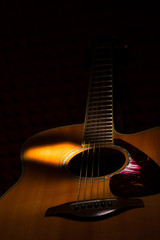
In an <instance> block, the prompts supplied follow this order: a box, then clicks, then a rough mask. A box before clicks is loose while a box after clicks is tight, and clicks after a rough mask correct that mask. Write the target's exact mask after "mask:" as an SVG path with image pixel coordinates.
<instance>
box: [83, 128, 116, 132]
mask: <svg viewBox="0 0 160 240" xmlns="http://www.w3.org/2000/svg"><path fill="white" fill-rule="evenodd" d="M92 128H93V127H92ZM88 130H89V129H86V130H85V132H87V131H88ZM108 130H109V131H110V132H111V133H113V129H112V128H111V127H105V128H98V129H95V128H94V129H93V130H91V131H90V130H89V132H101V131H108Z"/></svg>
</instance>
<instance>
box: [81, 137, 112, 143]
mask: <svg viewBox="0 0 160 240" xmlns="http://www.w3.org/2000/svg"><path fill="white" fill-rule="evenodd" d="M95 140H96V141H95ZM97 140H99V141H98V142H102V141H103V142H112V141H113V139H110V138H109V139H108V138H97V139H86V140H85V143H86V142H93V143H96V142H97Z"/></svg>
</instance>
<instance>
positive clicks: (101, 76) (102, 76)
mask: <svg viewBox="0 0 160 240" xmlns="http://www.w3.org/2000/svg"><path fill="white" fill-rule="evenodd" d="M105 77H112V74H109V75H105V74H104V75H99V76H93V79H94V78H105ZM111 81H112V80H111Z"/></svg>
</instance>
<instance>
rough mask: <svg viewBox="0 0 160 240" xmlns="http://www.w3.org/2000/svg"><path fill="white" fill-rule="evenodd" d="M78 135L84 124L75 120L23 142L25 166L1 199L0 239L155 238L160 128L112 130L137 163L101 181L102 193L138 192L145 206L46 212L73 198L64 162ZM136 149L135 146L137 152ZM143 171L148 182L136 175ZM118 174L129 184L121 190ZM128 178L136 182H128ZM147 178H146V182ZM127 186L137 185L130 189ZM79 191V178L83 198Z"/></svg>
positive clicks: (159, 210) (159, 215) (75, 149)
mask: <svg viewBox="0 0 160 240" xmlns="http://www.w3.org/2000/svg"><path fill="white" fill-rule="evenodd" d="M82 136H83V125H75V126H69V127H63V128H56V129H51V130H48V131H45V132H42V133H39V134H37V135H35V136H33V137H32V138H30V139H29V140H28V141H27V142H26V143H25V144H24V147H23V150H22V153H21V158H22V161H23V166H24V170H23V172H24V173H23V177H21V179H20V180H19V182H18V183H17V184H16V185H15V186H14V187H13V188H12V189H11V190H10V191H8V193H7V194H5V195H4V196H3V197H2V199H1V200H0V236H1V239H3V240H9V239H16V240H22V239H23V240H32V239H38V240H51V239H52V240H53V239H54V240H62V239H70V240H72V239H77V240H80V239H84V240H87V239H90V240H97V239H98V240H102V239H109V240H115V239H123V240H133V239H134V240H135V239H137V240H140V239H145V240H149V239H153V240H154V239H157V238H158V235H159V233H160V229H159V222H160V194H158V193H159V192H160V180H159V179H160V178H159V179H158V177H159V176H160V174H159V172H160V171H159V166H158V165H160V157H159V156H160V148H159V141H160V128H155V129H151V130H149V131H146V132H142V133H138V134H134V135H120V134H118V133H114V139H117V145H118V143H119V142H120V144H121V147H122V145H124V146H123V148H125V147H127V151H130V154H131V159H132V161H134V166H138V167H137V168H136V167H135V168H136V169H135V168H134V171H133V172H132V173H131V174H127V173H125V169H127V168H129V165H128V164H127V166H126V167H125V168H124V169H123V170H122V171H121V172H120V173H117V174H115V175H114V176H113V177H110V178H108V179H107V180H106V183H105V184H106V186H105V187H106V189H107V190H106V192H105V198H111V197H114V196H115V195H117V196H118V197H119V196H120V197H127V194H128V196H129V197H130V196H131V197H138V198H141V199H142V200H143V202H144V207H142V208H134V209H131V210H128V211H124V212H123V213H121V214H117V215H116V216H113V217H109V218H106V219H102V220H95V221H78V220H73V219H66V218H62V217H57V216H53V217H45V213H46V210H47V209H48V208H50V207H53V206H57V205H60V204H63V203H67V202H72V201H76V200H77V191H78V186H79V179H78V177H76V176H75V175H74V174H72V173H71V172H70V170H69V169H68V168H67V165H68V163H69V162H70V160H71V159H72V158H73V156H75V155H76V154H78V153H79V151H81V150H80V149H81V148H82V147H81V142H82ZM115 142H116V141H115ZM125 143H126V144H129V145H125ZM135 151H140V155H139V154H138V155H137V154H136V152H135ZM144 153H145V154H144ZM143 154H144V155H143ZM132 155H134V156H132ZM136 156H137V159H138V160H137V159H136ZM152 159H153V160H154V162H153V160H152ZM143 169H145V171H143ZM145 174H146V176H147V182H145V180H144V182H143V177H142V176H141V175H143V176H144V177H145ZM126 177H127V179H126ZM135 177H136V179H137V180H135ZM119 178H120V180H122V182H121V183H119V184H121V185H125V186H126V181H127V183H128V184H129V185H127V186H129V187H128V190H127V188H125V189H126V190H125V191H124V188H123V186H119V187H117V184H118V181H119ZM133 179H134V181H137V182H134V183H133ZM138 179H140V181H141V182H140V183H139V182H138V181H139V180H138ZM148 179H151V186H150V181H149V180H148ZM152 179H153V180H152ZM97 182H98V181H96V182H93V192H92V196H94V195H95V196H96V194H97V190H96V189H97V184H98V183H97ZM101 184H103V183H101V179H100V181H99V198H102V197H103V196H102V192H101V188H102V187H101ZM90 185H91V182H90V181H88V182H87V187H86V199H87V198H89V195H90ZM142 185H143V186H142ZM153 185H154V186H153ZM155 185H156V186H155ZM137 186H139V187H140V188H137ZM132 187H134V189H136V190H134V191H132V190H131V188H132ZM135 187H136V188H135ZM118 189H120V190H118ZM126 191H127V192H128V193H126ZM81 192H82V194H81ZM83 192H84V183H83V182H82V184H81V191H80V199H82V198H83ZM134 195H135V196H134Z"/></svg>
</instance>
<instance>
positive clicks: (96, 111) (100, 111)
mask: <svg viewBox="0 0 160 240" xmlns="http://www.w3.org/2000/svg"><path fill="white" fill-rule="evenodd" d="M88 112H89V113H90V112H91V114H92V113H98V114H99V113H100V114H101V113H103V112H105V114H106V115H108V116H111V115H112V112H110V113H107V112H106V109H97V110H93V111H92V110H91V111H88ZM87 115H89V114H87Z"/></svg>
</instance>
